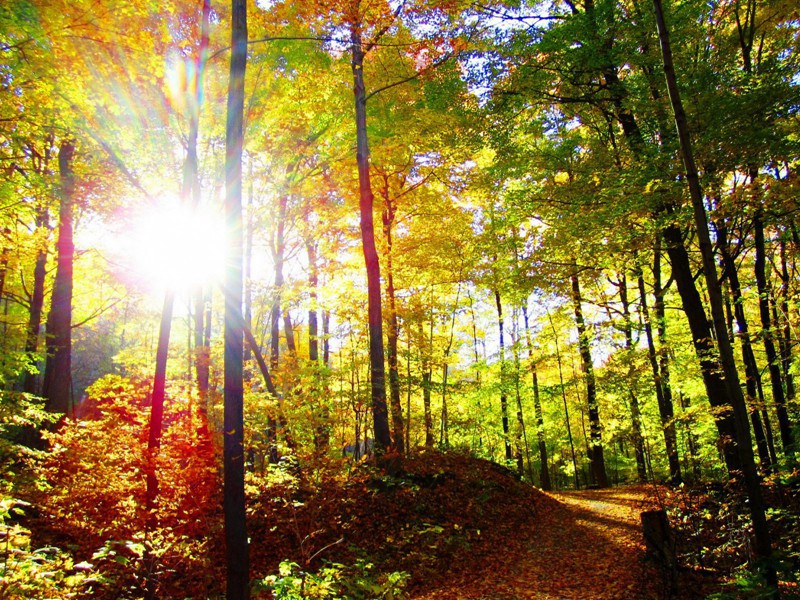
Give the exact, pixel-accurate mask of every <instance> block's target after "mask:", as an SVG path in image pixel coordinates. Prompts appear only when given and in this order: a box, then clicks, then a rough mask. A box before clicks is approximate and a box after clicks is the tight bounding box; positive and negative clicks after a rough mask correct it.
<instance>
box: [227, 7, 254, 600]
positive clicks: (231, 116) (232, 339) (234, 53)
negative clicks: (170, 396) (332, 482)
mask: <svg viewBox="0 0 800 600" xmlns="http://www.w3.org/2000/svg"><path fill="white" fill-rule="evenodd" d="M231 7H232V27H231V48H232V50H231V63H230V81H229V86H228V105H227V123H226V127H225V190H226V197H225V220H226V223H227V228H226V233H227V256H226V261H225V264H226V265H227V269H226V276H225V293H224V296H225V376H224V387H225V390H224V403H225V407H224V426H223V432H224V436H223V438H224V444H223V468H224V495H223V512H224V515H225V542H226V550H227V552H226V557H227V584H226V594H225V597H226V598H227V599H228V600H240V599H242V598H247V597H249V594H250V589H249V585H250V579H249V572H250V559H249V551H248V541H247V522H246V517H245V496H244V410H243V400H244V386H243V359H244V345H243V337H244V332H243V321H244V319H243V315H242V289H243V283H244V282H243V277H242V254H243V253H242V147H243V145H244V132H243V117H244V76H245V68H246V65H247V3H246V2H245V0H231Z"/></svg>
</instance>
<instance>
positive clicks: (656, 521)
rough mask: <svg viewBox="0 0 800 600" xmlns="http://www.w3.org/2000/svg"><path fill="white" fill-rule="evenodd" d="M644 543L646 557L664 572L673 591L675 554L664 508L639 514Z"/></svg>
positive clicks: (675, 564)
mask: <svg viewBox="0 0 800 600" xmlns="http://www.w3.org/2000/svg"><path fill="white" fill-rule="evenodd" d="M641 518H642V531H643V533H644V543H645V547H646V549H647V558H649V559H650V560H652V561H653V562H654V563H656V564H657V565H658V566H659V567H661V569H662V570H663V572H664V574H665V576H666V577H665V579H667V580H668V582H669V585H670V588H671V589H672V590H673V591H674V590H675V587H676V584H677V581H676V577H675V576H676V572H677V566H678V564H677V563H678V561H677V556H676V554H675V538H674V536H673V535H672V530H671V529H670V526H669V520H668V519H667V512H666V511H665V510H648V511H645V512H643V513H642V514H641Z"/></svg>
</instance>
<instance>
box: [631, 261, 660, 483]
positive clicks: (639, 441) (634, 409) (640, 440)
mask: <svg viewBox="0 0 800 600" xmlns="http://www.w3.org/2000/svg"><path fill="white" fill-rule="evenodd" d="M642 283H643V282H642ZM619 298H620V302H622V318H623V330H624V333H625V350H626V352H627V354H628V361H629V365H628V386H629V397H630V409H631V425H632V432H633V450H634V454H635V455H636V473H637V475H638V477H639V481H640V482H642V483H644V482H645V481H647V463H646V462H645V458H644V436H643V435H642V412H641V409H640V408H639V399H638V398H637V397H636V393H635V392H634V391H633V379H634V376H635V373H636V367H635V365H634V362H633V360H634V356H633V325H632V324H631V313H630V306H629V304H628V280H627V277H626V276H625V273H624V272H623V273H622V276H621V277H620V281H619ZM651 338H652V335H650V338H649V340H650V339H651ZM651 364H654V361H651ZM654 375H655V376H656V377H657V374H654ZM656 387H657V388H658V387H659V384H658V381H657V380H656ZM659 406H660V404H659ZM673 431H674V429H673ZM665 436H666V432H665ZM667 454H668V455H669V451H667ZM670 464H671V462H670ZM670 471H672V469H671V468H670Z"/></svg>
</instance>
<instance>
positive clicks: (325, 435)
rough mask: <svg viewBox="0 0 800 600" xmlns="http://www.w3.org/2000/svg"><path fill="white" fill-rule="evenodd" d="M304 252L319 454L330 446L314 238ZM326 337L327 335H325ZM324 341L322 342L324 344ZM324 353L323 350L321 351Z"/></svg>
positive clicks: (310, 359)
mask: <svg viewBox="0 0 800 600" xmlns="http://www.w3.org/2000/svg"><path fill="white" fill-rule="evenodd" d="M306 253H307V255H308V288H309V297H310V300H311V306H310V307H309V309H308V362H309V363H310V366H311V373H312V377H313V378H314V387H313V388H312V390H311V393H312V396H316V397H317V398H318V401H317V402H318V405H317V410H316V415H315V421H316V423H315V426H314V449H315V450H316V451H317V453H319V454H324V453H325V452H327V451H328V448H329V447H330V440H331V433H330V423H329V421H330V414H329V413H328V401H327V396H328V395H327V394H323V393H322V387H323V381H322V377H323V376H322V367H323V364H322V363H320V354H319V324H318V321H317V302H318V296H317V287H318V286H319V266H318V265H317V246H316V242H315V241H314V240H306ZM322 319H323V320H322V328H323V330H324V329H325V327H326V322H325V317H324V316H323V318H322ZM325 337H326V338H327V335H325ZM324 343H325V342H323V344H324ZM323 354H324V352H323Z"/></svg>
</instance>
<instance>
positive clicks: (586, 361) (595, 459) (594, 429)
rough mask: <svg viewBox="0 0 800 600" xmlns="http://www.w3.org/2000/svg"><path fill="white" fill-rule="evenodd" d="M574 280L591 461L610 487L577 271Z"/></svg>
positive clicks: (597, 480) (598, 479)
mask: <svg viewBox="0 0 800 600" xmlns="http://www.w3.org/2000/svg"><path fill="white" fill-rule="evenodd" d="M570 281H571V282H572V301H573V304H574V306H575V323H576V325H577V327H578V347H579V349H580V354H581V363H582V365H583V374H584V376H585V377H586V401H587V404H588V407H589V436H590V439H591V443H590V447H589V462H590V465H591V469H592V475H593V477H594V480H595V483H596V484H597V485H598V486H599V487H601V488H604V487H608V477H607V476H606V465H605V460H604V458H603V439H602V433H601V431H602V426H601V424H600V411H599V409H598V406H597V391H596V383H595V379H594V367H593V365H592V352H591V349H590V346H589V336H588V333H587V332H586V325H585V323H584V320H583V309H582V307H581V288H580V282H579V281H578V275H577V273H574V272H573V273H572V275H570Z"/></svg>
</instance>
